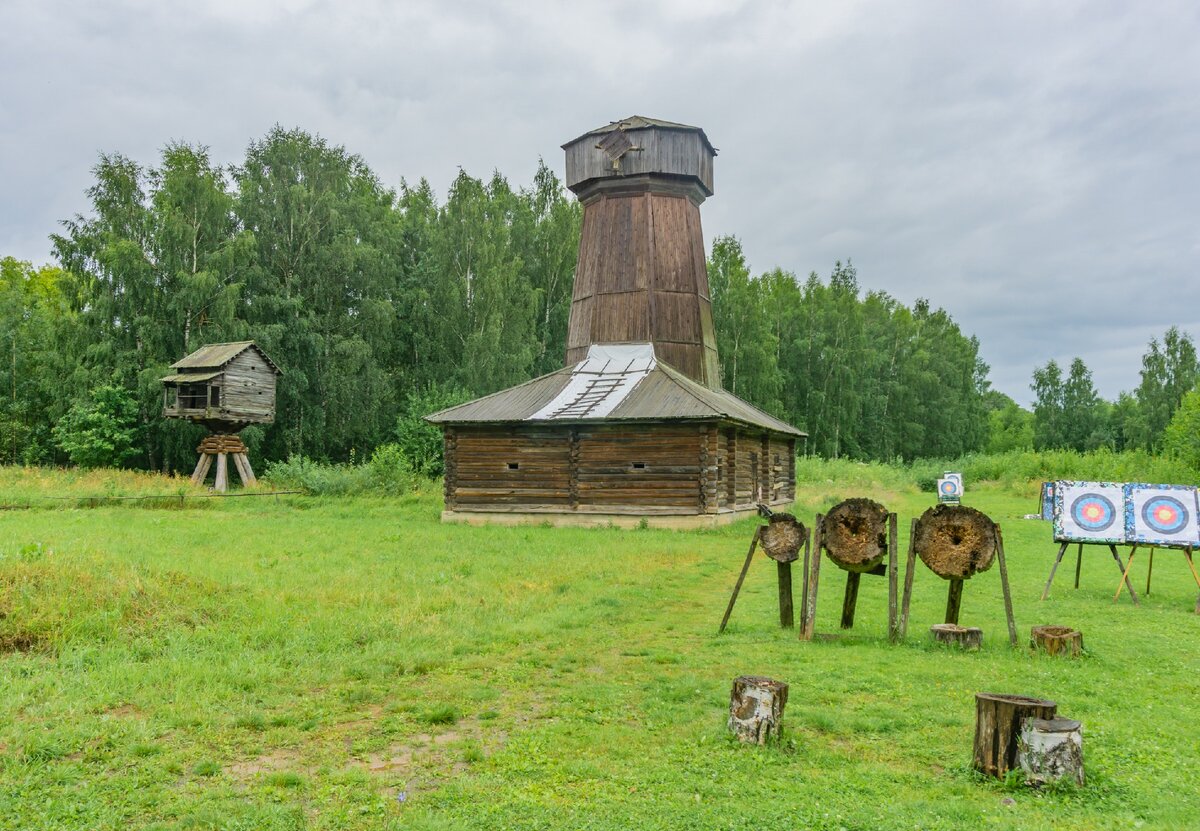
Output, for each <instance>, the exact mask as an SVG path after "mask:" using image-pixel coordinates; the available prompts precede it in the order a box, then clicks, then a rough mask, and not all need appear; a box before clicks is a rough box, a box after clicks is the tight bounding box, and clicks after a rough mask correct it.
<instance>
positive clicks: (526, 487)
mask: <svg viewBox="0 0 1200 831" xmlns="http://www.w3.org/2000/svg"><path fill="white" fill-rule="evenodd" d="M568 432H569V431H567V430H563V429H561V428H559V429H555V428H546V427H460V428H457V429H456V430H455V431H454V447H453V448H451V447H450V446H449V442H447V447H446V449H447V451H448V452H450V451H451V450H452V453H453V456H452V458H451V457H448V458H447V464H448V466H449V467H450V469H451V470H452V477H447V483H446V487H447V489H450V488H451V487H452V488H453V493H452V494H448V496H450V501H452V502H453V504H454V509H455V510H471V509H474V510H505V509H509V510H511V509H514V508H523V509H528V508H529V507H554V508H557V509H560V510H561V509H567V508H568V507H569V504H568V503H569V500H570V465H569V454H570V442H569V435H568ZM513 465H515V467H512V466H513ZM451 478H452V479H453V482H452V483H451V481H450V480H451Z"/></svg>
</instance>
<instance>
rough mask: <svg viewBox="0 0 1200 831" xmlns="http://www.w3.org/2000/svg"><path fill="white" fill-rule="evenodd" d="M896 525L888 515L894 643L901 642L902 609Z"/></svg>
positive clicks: (890, 613) (890, 630)
mask: <svg viewBox="0 0 1200 831" xmlns="http://www.w3.org/2000/svg"><path fill="white" fill-rule="evenodd" d="M896 525H897V518H896V515H895V514H888V640H889V641H891V642H892V643H896V642H897V641H898V640H900V609H899V608H898V606H897V603H898V601H899V597H898V595H899V593H900V592H899V588H900V585H899V581H900V575H899V573H898V572H899V571H900V564H899V562H897V560H898V559H899V558H898V557H897V556H896V546H897V540H896V537H897V536H898V534H897V531H896Z"/></svg>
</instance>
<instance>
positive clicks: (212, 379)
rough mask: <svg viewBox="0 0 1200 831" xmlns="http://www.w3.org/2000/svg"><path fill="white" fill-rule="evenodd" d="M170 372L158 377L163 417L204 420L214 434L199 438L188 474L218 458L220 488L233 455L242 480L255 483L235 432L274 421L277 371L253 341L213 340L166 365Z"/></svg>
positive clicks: (199, 476) (198, 476)
mask: <svg viewBox="0 0 1200 831" xmlns="http://www.w3.org/2000/svg"><path fill="white" fill-rule="evenodd" d="M171 369H173V370H175V372H174V373H173V374H171V375H168V376H166V377H165V378H163V379H162V383H163V416H164V417H166V418H182V419H187V420H189V421H195V422H198V423H200V424H203V425H204V426H205V427H207V428H208V429H209V430H210V431H212V432H213V435H211V436H209V437H208V438H206V439H204V441H202V442H200V446H199V447H197V448H196V452H198V453H199V454H200V461H199V462H198V463H197V464H196V470H195V472H194V473H193V474H192V481H193V482H196V483H197V484H199V483H200V482H203V481H204V480H205V478H206V477H207V476H208V470H209V468H210V467H211V466H212V463H213V459H214V458H215V459H216V462H217V472H216V482H215V487H216V489H217V490H218V491H224V490H225V489H226V487H227V485H228V481H229V474H228V467H227V462H226V459H227V457H229V456H232V457H233V462H234V466H235V468H236V469H237V472H238V476H239V478H241V480H242V483H243V484H245V485H251V484H254V481H255V479H254V469H253V468H251V467H250V459H249V457H248V456H247V455H246V446H245V445H244V444H243V443H242V440H241V438H240V437H239V436H238V435H237V434H238V433H239V432H240V431H241V430H243V429H245V428H246V427H248V426H249V425H251V424H270V423H272V422H273V421H275V380H276V378H277V377H278V376H279V375H281V374H282V372H281V370H280V369H279V367H278V366H276V365H275V362H274V361H272V360H271V359H270V358H269V357H267V353H265V352H263V351H262V349H260V348H259V347H258V345H257V344H255V343H254V342H253V341H239V342H237V343H212V344H209V345H208V346H204V347H201V348H200V349H197V350H196V351H195V352H193V353H192V354H190V355H188V356H187V357H186V358H184V359H183V360H181V361H176V362H175V363H173V364H171Z"/></svg>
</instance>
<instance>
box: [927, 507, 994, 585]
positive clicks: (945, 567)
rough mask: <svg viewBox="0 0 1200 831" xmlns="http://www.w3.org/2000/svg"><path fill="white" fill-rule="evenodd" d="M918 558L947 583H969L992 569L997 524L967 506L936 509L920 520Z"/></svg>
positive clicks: (931, 509) (932, 509) (985, 515)
mask: <svg viewBox="0 0 1200 831" xmlns="http://www.w3.org/2000/svg"><path fill="white" fill-rule="evenodd" d="M914 544H915V546H916V549H917V555H918V556H920V558H921V562H923V563H924V564H925V565H926V566H927V567H928V568H929V570H930V571H932V572H933V573H934V574H936V575H937V576H938V577H941V578H943V579H945V580H967V579H969V578H970V577H972V576H973V575H975V574H978V573H979V572H981V571H987V570H988V569H989V568H991V567H992V562H993V560H994V559H995V557H996V524H995V523H994V522H992V520H991V519H990V518H989V517H988V516H987V514H984V513H983V512H981V511H977V510H975V509H974V508H968V507H967V506H965V505H936V506H934V507H932V508H930V509H929V510H927V511H926V512H925V513H923V514H921V518H920V519H918V520H917V537H916V540H915V542H914Z"/></svg>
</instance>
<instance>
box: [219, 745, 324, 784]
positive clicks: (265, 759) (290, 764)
mask: <svg viewBox="0 0 1200 831" xmlns="http://www.w3.org/2000/svg"><path fill="white" fill-rule="evenodd" d="M225 769H226V771H228V773H229V775H230V776H232V777H233V778H234V779H237V780H239V781H242V782H247V781H249V780H251V779H254V778H255V777H258V776H262V775H267V774H272V773H281V772H287V771H305V772H308V771H307V768H305V767H304V766H303V765H301V764H300V751H299V750H298V749H296V748H294V747H277V748H275V749H274V750H272V751H270V752H269V753H264V754H263V755H262V756H257V757H255V758H253V759H247V760H245V761H242V762H234V763H233V764H231V765H229V766H227V767H226V768H225Z"/></svg>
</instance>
